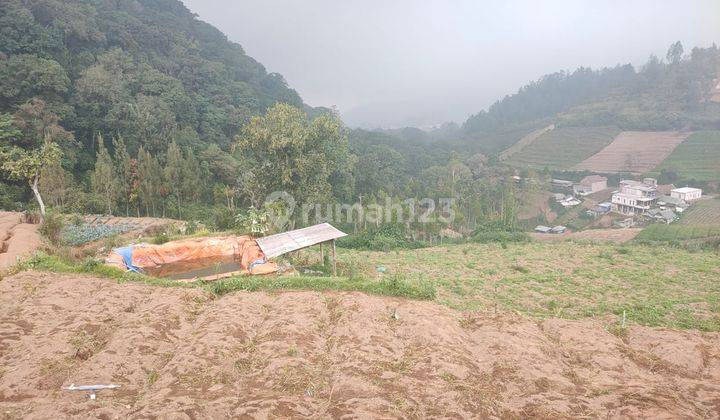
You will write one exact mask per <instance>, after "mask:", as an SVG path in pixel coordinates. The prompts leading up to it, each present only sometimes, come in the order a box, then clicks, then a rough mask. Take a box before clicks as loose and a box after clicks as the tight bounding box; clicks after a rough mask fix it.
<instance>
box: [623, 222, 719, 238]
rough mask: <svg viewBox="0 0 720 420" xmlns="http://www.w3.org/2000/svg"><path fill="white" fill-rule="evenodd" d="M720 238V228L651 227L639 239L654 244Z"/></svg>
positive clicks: (656, 225)
mask: <svg viewBox="0 0 720 420" xmlns="http://www.w3.org/2000/svg"><path fill="white" fill-rule="evenodd" d="M715 237H720V226H688V225H663V224H655V225H650V226H648V227H646V228H645V229H643V231H642V232H640V234H639V235H638V236H637V239H640V240H645V241H652V242H672V241H689V240H693V239H708V238H715Z"/></svg>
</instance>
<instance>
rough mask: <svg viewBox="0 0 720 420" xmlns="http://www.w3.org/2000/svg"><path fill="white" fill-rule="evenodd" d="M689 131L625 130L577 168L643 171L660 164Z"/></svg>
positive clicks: (607, 171)
mask: <svg viewBox="0 0 720 420" xmlns="http://www.w3.org/2000/svg"><path fill="white" fill-rule="evenodd" d="M690 134H691V133H689V132H687V133H681V132H675V131H625V132H622V133H620V135H618V136H617V137H616V138H615V140H613V142H612V143H610V145H608V146H607V147H605V148H604V149H602V150H601V151H600V152H598V153H596V154H595V155H593V156H591V157H589V158H587V159H585V160H584V161H583V162H581V163H580V164H578V165H577V166H576V167H575V168H576V169H578V170H588V171H593V172H600V173H618V172H631V173H636V174H642V173H645V172H648V171H651V170H653V169H654V168H655V167H656V166H658V165H659V164H660V163H661V162H662V161H663V160H665V158H667V157H668V156H669V155H670V154H671V153H672V152H673V150H675V148H676V147H677V146H678V145H679V144H680V143H682V142H683V141H684V140H685V139H686V138H687V137H688V136H689V135H690Z"/></svg>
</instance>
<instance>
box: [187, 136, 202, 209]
mask: <svg viewBox="0 0 720 420" xmlns="http://www.w3.org/2000/svg"><path fill="white" fill-rule="evenodd" d="M182 180H183V181H182V195H183V197H184V199H185V200H186V201H190V202H193V203H196V202H197V201H198V200H199V199H200V197H201V195H202V189H203V185H204V183H203V176H202V169H201V168H200V161H198V159H197V157H195V153H193V151H192V149H190V148H188V149H187V150H186V153H185V161H184V164H183V171H182Z"/></svg>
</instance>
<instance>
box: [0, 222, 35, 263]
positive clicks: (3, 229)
mask: <svg viewBox="0 0 720 420" xmlns="http://www.w3.org/2000/svg"><path fill="white" fill-rule="evenodd" d="M41 244H42V241H41V239H40V235H39V234H38V225H32V224H28V223H23V222H22V214H21V213H13V212H0V271H2V270H5V269H7V268H9V267H10V266H12V265H13V264H15V263H16V262H17V261H18V259H20V258H22V257H25V256H27V255H29V254H31V253H32V252H33V251H35V250H36V249H38V248H39V247H40V245H41Z"/></svg>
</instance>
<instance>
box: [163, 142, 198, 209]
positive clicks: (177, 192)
mask: <svg viewBox="0 0 720 420" xmlns="http://www.w3.org/2000/svg"><path fill="white" fill-rule="evenodd" d="M184 164H185V162H184V160H183V156H182V151H181V150H180V147H178V145H177V144H176V143H175V142H172V143H170V146H168V148H167V155H166V157H165V169H164V171H163V173H164V175H165V182H167V186H168V190H169V191H170V195H171V196H173V198H175V204H176V205H177V216H178V218H180V217H182V211H181V206H180V199H181V196H182V191H183V167H184ZM197 187H199V186H197V185H196V188H197Z"/></svg>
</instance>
